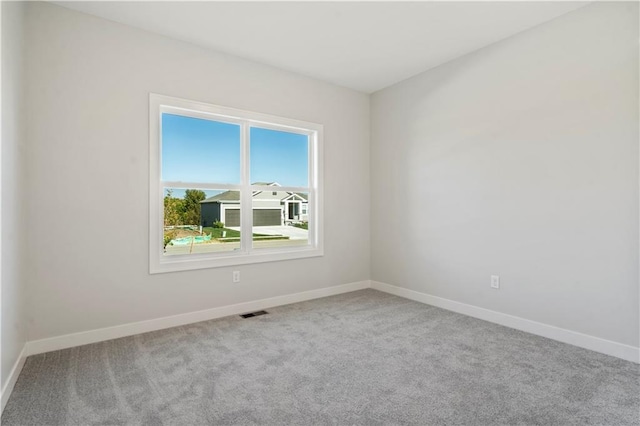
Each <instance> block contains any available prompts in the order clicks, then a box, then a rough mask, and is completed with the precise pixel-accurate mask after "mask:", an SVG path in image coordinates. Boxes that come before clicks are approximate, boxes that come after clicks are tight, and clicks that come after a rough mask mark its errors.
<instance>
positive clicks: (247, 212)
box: [240, 122, 253, 253]
mask: <svg viewBox="0 0 640 426" xmlns="http://www.w3.org/2000/svg"><path fill="white" fill-rule="evenodd" d="M249 149H250V148H249V125H248V124H247V123H246V122H245V123H242V131H241V139H240V162H241V164H240V171H241V174H242V189H241V191H240V212H241V216H242V220H241V222H240V232H241V234H240V241H241V247H242V251H243V252H246V253H248V252H249V251H251V244H252V238H251V237H252V230H253V209H252V207H253V206H252V196H251V194H252V191H251V182H250V179H251V176H250V168H249V155H250V152H249Z"/></svg>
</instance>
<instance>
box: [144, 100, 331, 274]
mask: <svg viewBox="0 0 640 426" xmlns="http://www.w3.org/2000/svg"><path fill="white" fill-rule="evenodd" d="M153 101H154V97H153V96H152V103H151V107H152V115H151V117H152V118H153V117H154V111H153V109H157V111H156V112H157V114H158V115H157V123H153V121H154V120H152V130H153V126H154V124H156V125H157V126H158V128H157V129H156V130H157V131H156V132H153V131H152V135H154V134H155V136H156V138H157V141H154V140H152V141H151V143H152V146H153V145H154V143H155V144H157V145H156V146H155V150H152V152H156V153H157V156H158V157H159V158H158V159H157V162H158V170H156V173H157V175H158V176H157V177H155V179H154V177H153V176H152V181H155V182H157V188H155V189H153V188H152V196H153V193H154V191H155V192H156V193H158V191H161V194H162V195H161V197H162V198H161V200H157V201H161V202H160V203H156V205H158V207H159V209H160V210H161V211H157V212H154V211H153V210H154V209H153V208H152V217H153V215H156V216H157V215H158V214H160V215H161V221H160V222H161V223H159V224H158V227H159V228H161V229H160V231H161V232H160V237H161V238H157V240H158V241H157V242H156V243H157V244H158V245H159V246H161V251H156V250H155V249H154V248H153V247H152V253H154V252H155V253H160V257H159V259H158V262H156V266H158V265H160V264H165V265H170V264H171V263H173V264H174V265H179V266H178V269H192V268H198V267H207V266H217V265H226V264H236V263H250V262H251V261H268V260H271V259H273V260H280V259H286V258H295V257H302V256H296V252H305V251H306V255H309V254H315V255H319V254H321V251H320V250H319V249H321V247H320V244H319V243H320V241H321V240H320V237H321V236H320V235H319V231H320V229H319V224H320V217H319V211H320V209H319V208H318V207H319V206H318V198H319V197H318V195H319V192H318V188H319V182H318V158H319V155H318V144H319V129H321V127H320V126H318V125H314V124H311V123H302V124H303V125H302V126H300V124H301V123H300V122H295V123H294V124H296V126H291V123H290V122H291V120H287V119H281V118H278V117H269V118H271V121H264V118H265V116H264V115H261V114H254V113H248V112H242V114H239V111H237V110H228V109H226V108H223V107H215V106H209V108H207V106H205V105H203V104H192V103H190V102H189V101H180V100H173V99H172V98H165V97H159V96H158V97H157V99H155V102H153ZM163 101H164V102H163ZM176 103H177V104H178V105H175V104H176ZM183 103H187V104H188V105H187V106H191V107H192V108H184V106H185V105H183ZM218 111H219V112H221V113H217V112H218ZM229 112H231V114H229ZM253 115H255V116H256V117H257V118H258V119H256V118H254V117H253ZM152 139H153V136H152ZM153 161H154V159H153V158H152V163H153ZM152 186H154V185H152ZM152 198H153V197H152ZM153 203H154V201H153V200H152V207H153V205H154V204H153ZM157 230H158V229H156V231H157ZM154 233H156V232H154V231H153V229H152V234H154ZM152 239H153V237H152ZM151 243H152V244H153V241H151ZM314 250H315V253H312V252H313V251H314ZM252 257H253V260H252V259H251V258H252ZM305 257H306V256H305ZM190 260H197V261H198V262H197V263H194V262H190ZM153 264H154V262H153V261H152V269H153ZM156 269H164V270H174V269H175V268H171V267H168V268H156Z"/></svg>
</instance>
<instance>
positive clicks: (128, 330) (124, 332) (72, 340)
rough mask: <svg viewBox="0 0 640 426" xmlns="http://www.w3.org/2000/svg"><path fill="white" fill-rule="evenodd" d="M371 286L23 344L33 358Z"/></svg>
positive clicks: (303, 294)
mask: <svg viewBox="0 0 640 426" xmlns="http://www.w3.org/2000/svg"><path fill="white" fill-rule="evenodd" d="M370 286H371V284H370V281H368V280H365V281H358V282H354V283H349V284H343V285H338V286H334V287H326V288H321V289H317V290H310V291H304V292H301V293H294V294H287V295H284V296H276V297H271V298H269V299H262V300H255V301H252V302H245V303H238V304H236V305H229V306H221V307H219V308H212V309H206V310H202V311H196V312H189V313H186V314H180V315H173V316H170V317H164V318H157V319H152V320H147V321H140V322H135V323H129V324H123V325H118V326H115V327H106V328H100V329H97V330H89V331H84V332H80V333H73V334H65V335H63V336H56V337H51V338H48V339H42V340H33V341H30V342H27V344H26V355H36V354H41V353H45V352H51V351H57V350H60V349H67V348H72V347H75V346H82V345H87V344H89V343H97V342H102V341H105V340H111V339H117V338H120V337H126V336H132V335H134V334H140V333H147V332H149V331H156V330H162V329H165V328H171V327H177V326H181V325H186V324H192V323H195V322H200V321H207V320H211V319H216V318H222V317H227V316H230V315H238V314H244V313H246V312H251V311H258V310H261V309H267V308H273V307H274V306H281V305H288V304H291V303H297V302H304V301H306V300H312V299H318V298H320V297H326V296H333V295H336V294H342V293H349V292H352V291H356V290H362V289H365V288H369V287H370ZM3 395H4V393H3Z"/></svg>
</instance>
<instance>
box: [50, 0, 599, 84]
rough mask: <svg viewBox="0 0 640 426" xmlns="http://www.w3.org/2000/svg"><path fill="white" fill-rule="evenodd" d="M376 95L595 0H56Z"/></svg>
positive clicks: (156, 31)
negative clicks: (388, 0)
mask: <svg viewBox="0 0 640 426" xmlns="http://www.w3.org/2000/svg"><path fill="white" fill-rule="evenodd" d="M55 3H57V4H59V5H62V6H64V7H67V8H70V9H75V10H78V11H81V12H85V13H89V14H92V15H96V16H100V17H103V18H106V19H110V20H112V21H116V22H120V23H123V24H128V25H131V26H134V27H138V28H142V29H145V30H149V31H153V32H155V33H159V34H163V35H165V36H169V37H172V38H175V39H179V40H183V41H187V42H191V43H194V44H197V45H200V46H203V47H207V48H210V49H214V50H216V51H220V52H224V53H228V54H232V55H236V56H240V57H243V58H247V59H250V60H253V61H257V62H261V63H264V64H268V65H272V66H275V67H278V68H281V69H284V70H288V71H292V72H296V73H299V74H302V75H306V76H309V77H314V78H317V79H320V80H324V81H327V82H330V83H334V84H337V85H340V86H345V87H350V88H352V89H356V90H359V91H362V92H365V93H372V92H375V91H377V90H380V89H382V88H384V87H387V86H390V85H392V84H394V83H397V82H399V81H401V80H404V79H406V78H409V77H411V76H413V75H415V74H418V73H420V72H423V71H426V70H428V69H430V68H433V67H435V66H438V65H440V64H442V63H445V62H447V61H450V60H451V59H454V58H456V57H459V56H461V55H464V54H466V53H469V52H472V51H474V50H477V49H479V48H481V47H484V46H487V45H489V44H491V43H494V42H496V41H499V40H501V39H504V38H507V37H509V36H511V35H514V34H516V33H518V32H521V31H524V30H526V29H528V28H531V27H533V26H535V25H538V24H540V23H542V22H545V21H548V20H551V19H553V18H555V17H557V16H559V15H562V14H564V13H566V12H569V11H571V10H574V9H577V8H579V7H581V6H583V5H585V4H586V3H587V2H534V1H524V2H164V1H153V2H134V1H129V2H55Z"/></svg>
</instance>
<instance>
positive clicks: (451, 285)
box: [371, 3, 639, 347]
mask: <svg viewBox="0 0 640 426" xmlns="http://www.w3.org/2000/svg"><path fill="white" fill-rule="evenodd" d="M638 40H639V35H638V4H637V3H602V4H593V5H589V6H587V7H585V8H582V9H579V10H577V11H576V12H573V13H570V14H567V15H564V16H562V17H560V18H558V19H556V20H554V21H551V22H548V23H545V24H543V25H540V26H539V27H536V28H534V29H532V30H529V31H526V32H524V33H521V34H518V35H516V36H514V37H512V38H509V39H506V40H504V41H502V42H499V43H497V44H495V45H492V46H490V47H487V48H485V49H482V50H480V51H477V52H475V53H472V54H469V55H466V56H464V57H462V58H459V59H457V60H455V61H453V62H450V63H447V64H445V65H442V66H440V67H438V68H435V69H433V70H430V71H428V72H425V73H423V74H420V75H418V76H416V77H414V78H411V79H409V80H406V81H404V82H401V83H399V84H397V85H395V86H393V87H390V88H387V89H385V90H382V91H380V92H378V93H375V94H374V95H373V96H372V105H371V109H372V115H371V123H372V146H371V171H372V175H371V176H372V178H371V181H372V204H371V205H372V208H371V210H372V215H371V234H372V238H371V247H372V260H371V265H372V279H373V280H375V281H380V282H384V283H388V284H392V285H396V286H401V287H405V288H408V289H411V290H416V291H419V292H423V293H428V294H431V295H435V296H440V297H444V298H447V299H452V300H455V301H459V302H463V303H467V304H471V305H476V306H479V307H483V308H487V309H492V310H495V311H499V312H502V313H506V314H511V315H515V316H519V317H523V318H526V319H530V320H534V321H538V322H542V323H546V324H550V325H554V326H557V327H561V328H565V329H569V330H573V331H577V332H581V333H585V334H588V335H592V336H596V337H600V338H604V339H608V340H612V341H615V342H619V343H623V344H627V345H632V346H636V347H637V346H638V344H639V342H638V334H639V330H638V322H639V321H638V320H639V318H638V315H639V313H638V300H639V299H638V255H639V253H638V201H639V200H638V139H639V134H638V116H639V115H638V114H639V110H638V71H639V70H638ZM491 274H498V275H500V276H501V285H502V287H501V289H500V290H492V289H491V288H490V287H489V282H490V280H489V276H490V275H491Z"/></svg>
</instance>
